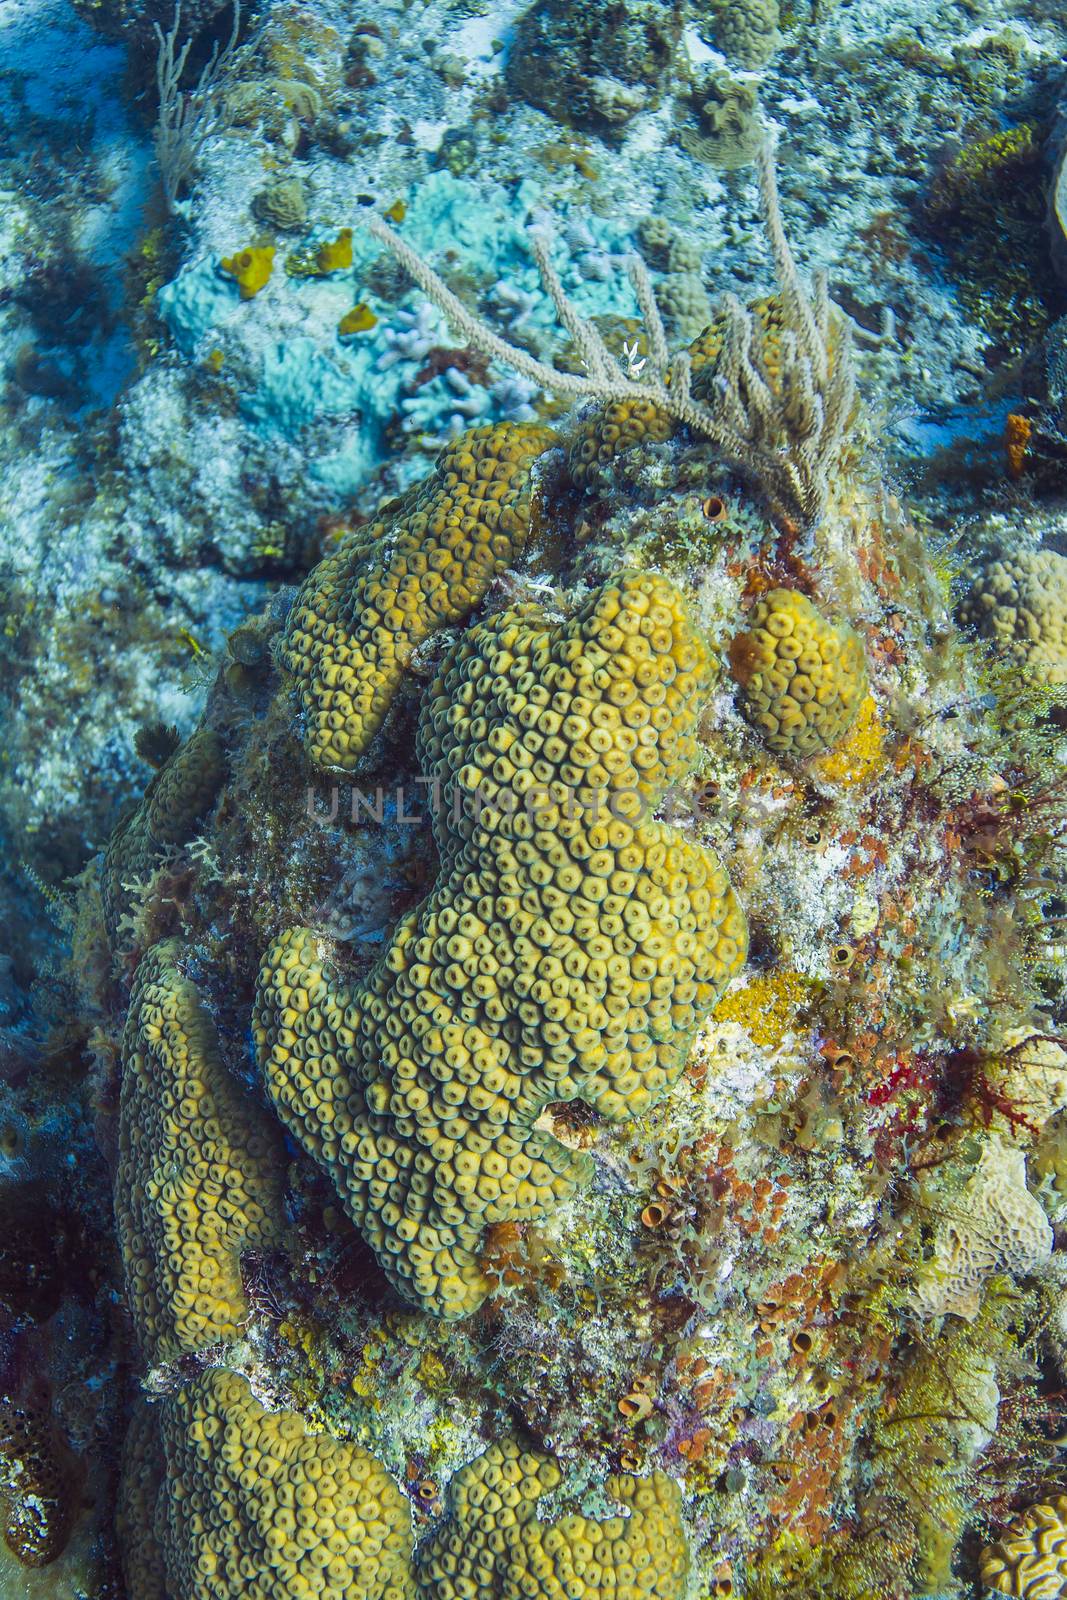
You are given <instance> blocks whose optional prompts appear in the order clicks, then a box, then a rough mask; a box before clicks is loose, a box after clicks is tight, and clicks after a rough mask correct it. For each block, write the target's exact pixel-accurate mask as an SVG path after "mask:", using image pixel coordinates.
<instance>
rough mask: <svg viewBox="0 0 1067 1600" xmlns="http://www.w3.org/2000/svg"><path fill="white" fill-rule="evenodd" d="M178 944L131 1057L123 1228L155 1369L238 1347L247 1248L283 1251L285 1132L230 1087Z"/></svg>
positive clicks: (147, 1000) (139, 989) (159, 975)
mask: <svg viewBox="0 0 1067 1600" xmlns="http://www.w3.org/2000/svg"><path fill="white" fill-rule="evenodd" d="M178 953H179V947H178V945H177V944H176V942H174V941H167V942H165V943H163V944H160V945H156V946H155V948H154V949H152V950H151V951H149V953H148V954H147V955H146V956H145V957H144V959H143V960H142V961H141V964H140V966H139V967H138V969H137V976H136V979H135V982H134V987H133V993H132V995H131V998H130V1009H129V1013H128V1015H127V1019H126V1028H125V1032H124V1035H123V1050H122V1056H123V1061H122V1091H121V1100H120V1104H119V1159H118V1166H117V1169H116V1173H115V1218H116V1223H117V1226H118V1235H119V1247H120V1250H121V1253H122V1262H123V1270H124V1273H125V1279H126V1291H127V1295H128V1298H129V1302H130V1310H131V1312H132V1314H133V1320H134V1326H135V1328H136V1331H137V1339H138V1343H139V1344H140V1346H141V1349H142V1352H143V1353H144V1355H145V1358H146V1359H147V1360H148V1361H149V1362H150V1363H153V1364H154V1363H156V1362H160V1361H170V1360H174V1359H175V1358H176V1357H178V1356H181V1355H186V1354H189V1353H190V1352H192V1351H196V1350H202V1349H204V1348H205V1347H206V1346H208V1345H211V1344H216V1343H218V1342H219V1341H220V1340H224V1339H232V1338H233V1337H234V1336H235V1335H236V1334H237V1332H238V1329H239V1327H240V1325H241V1323H242V1322H243V1321H244V1320H245V1318H246V1317H247V1315H248V1307H247V1304H246V1301H245V1296H244V1290H243V1288H242V1284H241V1272H240V1257H241V1252H242V1251H243V1250H251V1249H255V1248H259V1249H270V1248H272V1247H274V1246H276V1245H277V1243H278V1237H279V1220H278V1219H279V1218H280V1217H281V1215H282V1206H281V1191H280V1175H281V1172H282V1167H283V1163H282V1153H281V1149H280V1145H279V1140H278V1138H277V1134H276V1132H275V1130H274V1129H273V1127H272V1126H271V1125H270V1122H269V1120H268V1119H265V1118H264V1115H263V1113H262V1111H261V1110H260V1108H259V1107H258V1106H257V1105H256V1104H255V1102H254V1101H253V1100H252V1099H251V1097H250V1096H249V1095H247V1093H245V1092H244V1091H242V1090H241V1088H240V1087H239V1086H238V1085H237V1084H236V1083H235V1082H234V1081H233V1080H232V1079H231V1078H230V1077H229V1075H228V1073H227V1071H226V1068H225V1066H224V1065H223V1062H222V1059H221V1056H220V1055H219V1050H218V1041H217V1039H216V1037H215V1031H214V1028H213V1025H212V1023H211V1020H210V1018H209V1017H208V1015H207V1013H206V1011H205V1010H204V1006H203V1004H202V1002H201V1000H200V996H199V994H198V993H197V990H196V987H195V985H194V984H192V983H190V982H189V980H188V979H187V978H183V977H182V975H181V973H180V971H179V970H178V966H177V957H178Z"/></svg>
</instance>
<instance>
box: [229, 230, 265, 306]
mask: <svg viewBox="0 0 1067 1600" xmlns="http://www.w3.org/2000/svg"><path fill="white" fill-rule="evenodd" d="M219 265H220V266H221V268H222V270H223V272H224V273H225V274H226V276H227V277H228V278H232V279H233V280H234V282H235V283H236V285H237V288H238V290H239V292H240V295H241V299H242V300H251V299H252V298H253V297H254V296H255V295H257V294H258V293H259V291H260V290H261V289H263V288H265V287H266V285H267V283H268V282H269V281H270V275H271V272H272V271H273V269H274V246H273V245H272V244H263V245H249V247H248V249H247V250H239V251H238V252H237V254H236V255H233V256H226V257H225V258H224V259H223V260H222V261H221V262H220V263H219Z"/></svg>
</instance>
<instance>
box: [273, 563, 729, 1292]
mask: <svg viewBox="0 0 1067 1600" xmlns="http://www.w3.org/2000/svg"><path fill="white" fill-rule="evenodd" d="M708 683H709V667H708V661H707V656H706V653H705V651H704V648H703V646H702V644H701V643H700V640H699V638H698V637H697V636H696V635H695V634H694V632H693V630H692V628H691V625H690V623H689V620H688V617H687V616H686V613H685V608H684V605H683V602H682V599H681V596H680V595H679V594H678V592H677V591H676V589H675V588H674V587H673V585H672V584H670V583H669V582H667V581H666V580H665V579H663V578H660V577H656V576H652V575H649V574H627V575H625V576H623V577H621V578H619V579H617V580H616V581H615V582H612V583H607V584H605V585H604V586H603V587H602V588H601V589H599V590H597V591H596V592H595V593H593V594H592V595H591V596H590V597H589V599H588V600H587V601H586V602H585V604H584V605H583V606H582V608H581V609H580V610H579V611H578V612H577V613H576V614H575V616H573V617H572V618H571V619H570V620H569V621H568V622H565V623H563V624H561V625H559V626H557V627H551V626H549V625H548V624H547V623H546V621H545V618H544V616H543V614H542V613H541V612H540V610H539V609H538V608H537V607H532V606H531V607H524V608H520V609H518V610H516V611H512V612H507V613H503V614H501V615H498V616H496V617H493V618H492V619H491V620H490V621H488V622H485V623H483V624H481V625H480V626H479V627H476V628H474V629H473V630H472V631H471V632H470V633H468V634H467V635H465V636H464V637H463V638H462V639H461V640H460V641H459V642H458V643H457V645H456V646H455V647H454V648H453V650H452V652H451V653H450V655H449V656H448V657H447V658H446V660H445V662H444V664H443V666H442V669H441V672H440V674H439V676H438V679H437V682H436V684H435V686H434V689H433V691H432V693H431V695H430V697H429V699H428V700H427V702H426V704H425V706H424V708H423V713H422V717H421V720H420V725H419V753H420V757H421V760H422V763H423V766H422V770H423V771H424V772H425V773H427V774H428V776H429V777H430V778H431V779H432V780H433V782H434V783H435V785H436V786H437V787H438V791H439V797H440V804H439V805H438V806H437V807H436V808H435V818H434V821H435V833H436V836H437V843H438V848H439V851H440V855H441V872H440V876H439V878H438V881H437V883H436V885H435V887H434V889H433V891H432V892H431V894H430V895H429V896H428V898H427V899H426V900H424V901H423V902H422V904H421V905H420V906H418V907H416V908H415V909H414V910H413V911H412V912H410V913H409V914H408V915H407V916H406V917H405V918H404V919H403V921H402V922H401V923H400V924H399V926H398V927H397V929H396V932H395V934H394V936H393V940H392V943H391V945H390V947H389V948H388V950H387V951H386V952H385V954H384V955H383V956H382V958H381V959H380V960H379V961H378V962H377V964H376V965H375V967H374V968H373V969H372V970H371V972H370V974H369V975H368V977H367V979H366V980H365V982H364V983H362V984H361V985H357V986H350V985H348V984H346V983H345V982H344V981H343V979H341V978H340V977H339V976H338V975H337V974H336V973H333V972H331V971H329V970H328V968H327V966H326V963H325V960H324V957H323V954H322V953H321V951H320V949H319V946H318V941H317V940H316V936H315V934H314V933H313V932H312V931H311V930H310V929H308V928H290V929H287V930H286V931H285V932H283V933H282V934H281V936H280V937H279V938H278V939H277V940H276V942H275V944H274V945H273V946H272V948H271V949H269V950H268V951H267V953H266V955H265V956H264V959H263V963H262V967H261V972H260V980H259V988H258V992H257V998H256V1005H255V1015H254V1022H253V1034H254V1038H255V1043H256V1050H257V1054H258V1059H259V1063H260V1068H261V1070H262V1072H263V1075H264V1079H265V1082H266V1085H267V1089H268V1092H269V1093H270V1095H271V1098H272V1099H273V1100H274V1102H275V1104H276V1106H277V1107H278V1110H279V1112H280V1114H281V1116H282V1119H283V1121H284V1122H285V1123H286V1125H287V1127H288V1128H289V1129H290V1131H291V1132H292V1133H293V1134H294V1135H295V1137H296V1138H297V1139H298V1140H299V1141H300V1142H301V1143H302V1144H303V1146H304V1148H305V1149H306V1150H307V1151H308V1152H309V1154H311V1155H312V1156H314V1158H315V1159H316V1160H317V1161H318V1163H319V1164H320V1165H321V1166H322V1167H323V1168H324V1169H325V1170H326V1171H327V1172H328V1173H329V1174H330V1176H331V1178H332V1179H333V1182H334V1183H335V1184H336V1186H337V1189H338V1192H339V1194H340V1196H341V1198H342V1200H343V1202H344V1204H345V1206H346V1209H347V1210H348V1212H349V1214H350V1215H351V1217H352V1219H353V1220H354V1222H355V1223H356V1225H357V1226H358V1227H359V1228H360V1229H361V1230H362V1232H363V1233H364V1235H365V1236H366V1237H367V1239H368V1240H369V1242H370V1244H371V1245H372V1247H373V1249H374V1250H375V1253H376V1254H377V1255H378V1258H379V1260H380V1261H381V1263H382V1265H383V1267H384V1269H385V1271H386V1273H387V1275H388V1276H389V1278H390V1279H391V1281H392V1282H393V1283H394V1285H395V1286H396V1287H397V1288H398V1289H399V1290H400V1291H401V1293H403V1294H404V1295H406V1296H407V1297H408V1298H409V1299H413V1300H415V1301H417V1302H418V1303H419V1304H420V1305H422V1306H423V1307H425V1308H426V1309H427V1310H430V1311H432V1312H433V1313H434V1314H435V1315H438V1316H442V1317H446V1318H459V1317H463V1316H467V1315H469V1314H470V1313H471V1312H472V1311H474V1310H475V1309H476V1307H477V1306H478V1305H479V1304H480V1302H481V1301H482V1300H483V1299H484V1297H485V1295H486V1294H487V1293H488V1290H489V1283H488V1280H487V1279H486V1277H485V1275H484V1274H483V1272H482V1269H481V1266H480V1264H479V1259H478V1255H479V1249H480V1246H481V1241H482V1238H483V1234H484V1231H485V1229H486V1228H487V1227H489V1226H490V1225H493V1224H498V1223H506V1222H518V1221H523V1220H530V1219H534V1218H538V1217H543V1216H545V1215H546V1214H547V1213H548V1212H550V1211H551V1210H552V1208H553V1207H554V1206H555V1205H556V1204H557V1203H558V1202H559V1201H560V1200H561V1199H563V1198H564V1197H565V1196H566V1195H567V1194H569V1193H571V1192H572V1191H573V1190H574V1188H575V1187H576V1185H577V1184H579V1183H581V1182H583V1181H584V1180H585V1179H586V1177H587V1176H588V1173H589V1158H588V1157H587V1156H583V1155H580V1154H577V1153H574V1152H571V1151H569V1150H566V1149H565V1148H564V1147H563V1146H562V1145H561V1144H559V1143H558V1142H557V1141H556V1140H555V1139H554V1138H553V1137H551V1135H550V1134H549V1133H548V1132H546V1131H544V1130H543V1129H542V1128H541V1127H540V1126H539V1124H538V1117H539V1115H540V1113H541V1112H542V1110H543V1109H544V1107H545V1106H546V1105H547V1104H549V1103H550V1102H552V1101H558V1100H578V1099H581V1100H585V1101H587V1102H588V1103H589V1104H590V1105H593V1106H595V1107H596V1108H597V1110H598V1111H599V1112H600V1114H601V1115H602V1116H603V1117H605V1118H606V1119H607V1120H609V1121H613V1122H615V1121H622V1120H624V1119H626V1118H627V1117H631V1116H634V1115H636V1114H639V1113H641V1112H643V1111H645V1110H646V1109H647V1108H648V1107H649V1106H651V1105H652V1104H653V1103H654V1102H655V1101H656V1100H658V1099H660V1098H662V1096H663V1095H664V1094H665V1093H666V1091H667V1090H668V1089H669V1088H670V1087H671V1085H672V1084H673V1083H674V1082H675V1081H676V1080H677V1078H678V1076H679V1075H680V1073H681V1072H682V1069H683V1067H684V1065H685V1061H686V1057H687V1054H688V1049H689V1045H690V1043H691V1041H692V1038H693V1035H694V1033H695V1031H696V1028H697V1026H698V1025H699V1023H700V1021H701V1019H702V1018H703V1016H704V1015H705V1014H706V1013H707V1012H708V1011H709V1010H710V1009H711V1007H712V1006H713V1005H714V1003H715V1001H716V1000H717V998H718V997H719V995H720V994H721V993H722V991H723V989H724V988H725V986H726V984H727V982H728V981H729V979H730V977H731V976H732V975H733V973H734V972H736V971H737V969H738V968H739V967H740V965H741V963H742V962H743V960H744V958H745V951H746V929H745V920H744V916H743V913H742V911H741V908H740V906H739V905H738V903H737V900H736V899H735V897H734V894H733V891H732V890H731V889H730V886H729V883H728V881H727V878H726V874H725V872H724V871H723V869H722V867H721V865H720V864H719V862H718V861H717V860H716V858H715V857H714V856H713V855H712V854H711V853H710V851H707V850H705V849H702V848H700V847H699V846H696V845H693V844H691V843H690V842H689V841H688V840H686V839H684V838H683V837H682V836H681V835H680V834H679V833H678V832H676V831H675V830H674V829H673V828H670V827H668V826H666V825H665V824H663V823H659V822H654V821H651V820H649V816H648V813H649V811H650V810H651V809H652V808H654V807H655V805H656V804H657V803H658V801H659V799H660V798H661V797H662V795H663V794H664V792H665V790H666V789H667V788H668V786H669V785H670V784H672V783H676V782H678V781H680V780H681V779H683V778H684V777H685V775H686V774H687V772H688V771H689V770H690V768H691V766H692V763H693V759H694V755H695V743H694V739H693V730H694V728H695V726H696V718H697V715H698V712H699V705H700V700H701V697H702V695H703V694H704V692H705V691H706V689H707V687H708Z"/></svg>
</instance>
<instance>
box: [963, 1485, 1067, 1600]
mask: <svg viewBox="0 0 1067 1600" xmlns="http://www.w3.org/2000/svg"><path fill="white" fill-rule="evenodd" d="M980 1571H981V1576H982V1582H983V1583H984V1584H985V1585H986V1587H987V1588H989V1589H995V1590H996V1591H997V1592H998V1593H999V1594H1010V1595H1015V1596H1016V1597H1017V1600H1062V1596H1063V1595H1064V1594H1065V1593H1067V1495H1062V1494H1061V1495H1057V1497H1056V1499H1055V1500H1052V1501H1050V1502H1049V1503H1048V1504H1047V1505H1037V1506H1031V1507H1030V1509H1029V1510H1028V1511H1024V1512H1023V1514H1022V1515H1021V1516H1019V1517H1016V1519H1015V1521H1014V1522H1013V1523H1012V1524H1011V1525H1010V1527H1009V1528H1008V1529H1007V1530H1006V1532H1005V1533H1004V1534H1003V1535H1002V1536H1001V1538H999V1539H998V1540H997V1542H996V1544H991V1545H989V1546H988V1548H987V1549H985V1550H983V1551H982V1557H981V1562H980Z"/></svg>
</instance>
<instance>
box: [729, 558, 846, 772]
mask: <svg viewBox="0 0 1067 1600" xmlns="http://www.w3.org/2000/svg"><path fill="white" fill-rule="evenodd" d="M730 669H731V671H732V673H733V675H734V677H735V679H736V680H737V682H738V684H739V685H740V687H741V705H742V709H743V710H744V712H745V715H746V716H747V717H748V720H749V721H750V722H751V723H752V725H753V727H754V728H755V729H756V730H757V732H759V733H760V734H762V736H763V739H764V742H765V743H766V744H767V745H768V746H769V747H770V748H771V749H772V750H773V751H774V752H775V753H776V754H777V755H785V756H792V757H793V758H794V759H797V760H803V759H805V758H806V757H808V756H816V755H819V754H820V753H821V752H822V751H824V750H829V749H831V748H832V747H833V746H834V745H836V744H838V743H839V742H840V741H841V740H842V739H843V738H844V737H845V734H846V733H847V732H848V730H849V728H850V727H851V726H852V723H853V721H854V720H855V717H856V714H857V712H858V711H859V708H860V706H861V705H862V704H863V701H864V699H865V698H866V695H867V663H866V661H865V659H864V655H863V646H862V645H861V644H860V641H859V639H858V637H857V636H856V634H855V633H854V632H853V631H852V629H851V628H850V627H848V626H847V625H846V624H845V623H832V622H828V621H827V619H826V618H825V617H824V616H823V615H822V613H821V612H819V611H817V610H816V609H815V607H814V606H813V605H812V603H811V601H810V600H809V599H808V597H807V595H804V594H801V593H800V592H799V590H797V589H771V590H769V591H768V592H767V593H766V594H765V595H763V597H762V598H761V599H760V600H759V602H758V603H757V605H756V606H755V607H754V608H753V611H752V613H751V615H750V617H749V625H748V627H747V628H746V629H745V631H744V633H739V634H738V635H737V637H736V638H735V639H734V640H733V642H732V643H731V645H730Z"/></svg>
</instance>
